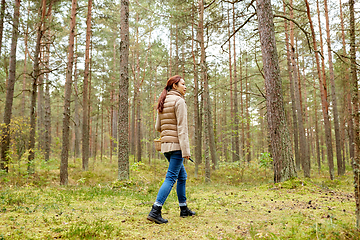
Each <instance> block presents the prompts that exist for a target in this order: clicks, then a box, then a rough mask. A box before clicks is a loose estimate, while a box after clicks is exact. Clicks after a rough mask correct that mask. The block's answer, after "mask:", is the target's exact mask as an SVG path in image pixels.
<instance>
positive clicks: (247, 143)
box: [244, 55, 251, 163]
mask: <svg viewBox="0 0 360 240" xmlns="http://www.w3.org/2000/svg"><path fill="white" fill-rule="evenodd" d="M245 61H246V62H247V61H248V58H247V55H246V59H245ZM245 76H246V78H245V92H247V93H248V92H249V83H248V65H247V64H246V68H245ZM249 108H250V97H249V94H246V95H245V119H246V148H245V149H246V152H245V155H244V156H246V161H247V162H248V163H250V162H251V151H250V147H251V145H250V141H251V138H250V121H251V120H250V113H249Z"/></svg>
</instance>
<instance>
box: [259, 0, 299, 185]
mask: <svg viewBox="0 0 360 240" xmlns="http://www.w3.org/2000/svg"><path fill="white" fill-rule="evenodd" d="M256 6H257V9H256V13H257V17H258V29H259V34H260V42H261V52H262V59H263V68H264V75H265V89H266V107H267V121H268V128H269V133H270V141H271V151H272V152H271V153H272V157H273V160H274V181H275V182H281V181H285V180H287V179H290V178H292V177H295V176H296V169H295V165H294V159H293V155H292V152H291V143H290V137H289V132H288V129H287V126H286V119H285V112H284V102H283V96H282V89H281V78H280V67H279V60H278V55H277V51H276V42H275V30H274V22H273V19H274V16H273V13H272V7H271V0H256Z"/></svg>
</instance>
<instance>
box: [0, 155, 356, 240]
mask: <svg viewBox="0 0 360 240" xmlns="http://www.w3.org/2000/svg"><path fill="white" fill-rule="evenodd" d="M97 161H98V162H97V163H96V164H95V165H96V167H94V165H92V163H91V164H90V170H89V171H87V172H83V171H81V160H80V159H76V160H75V161H74V160H73V159H72V160H70V162H69V185H68V186H60V185H59V160H55V159H53V160H51V161H50V162H49V163H47V164H45V163H40V162H39V163H37V164H36V173H35V174H33V175H31V176H29V175H27V174H26V173H25V172H26V171H25V167H24V169H22V168H21V167H20V169H19V168H18V165H13V166H12V168H11V172H10V173H8V174H2V175H1V176H0V239H59V238H61V239H359V238H360V234H359V231H358V230H356V228H355V221H356V219H355V200H354V194H353V174H352V171H351V169H350V168H349V169H347V170H348V171H347V173H346V175H345V176H341V177H336V179H335V180H333V181H330V180H329V177H328V174H327V172H326V170H324V171H323V172H322V173H320V174H319V173H316V172H315V171H314V172H312V178H311V179H305V178H303V177H302V173H299V178H296V179H293V180H290V181H287V182H284V183H279V184H274V183H272V171H271V169H267V170H266V171H265V170H264V169H263V168H260V167H259V165H258V164H257V163H255V162H254V163H252V164H250V165H248V164H241V165H239V163H231V164H228V163H221V164H220V165H219V168H218V169H217V170H216V171H213V172H212V175H211V178H212V182H211V183H209V184H206V183H204V176H203V174H204V170H203V168H201V172H200V173H199V175H198V177H197V178H195V177H194V164H193V163H191V162H189V163H187V164H186V169H187V172H188V183H187V197H188V206H189V207H190V208H191V209H192V210H194V211H196V216H194V217H188V218H180V217H179V207H178V203H177V197H176V191H175V189H173V191H172V192H171V194H170V196H169V198H168V200H167V201H166V203H165V205H164V207H163V212H162V215H163V217H164V218H166V219H168V220H169V223H167V224H162V225H158V224H155V223H153V222H150V221H148V220H146V217H147V214H148V213H149V211H150V209H151V205H152V204H153V202H154V200H155V197H156V194H157V191H158V189H159V187H160V186H161V184H162V181H163V178H164V176H165V173H166V168H167V162H165V161H164V160H163V159H162V160H155V161H154V160H153V161H152V163H151V164H149V163H148V159H146V160H145V162H144V163H133V161H131V163H130V173H131V178H130V180H128V181H123V182H119V181H116V177H117V164H116V160H113V163H112V164H110V163H109V159H105V158H104V159H103V161H102V162H100V161H99V160H97ZM24 165H25V164H24Z"/></svg>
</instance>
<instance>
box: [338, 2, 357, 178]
mask: <svg viewBox="0 0 360 240" xmlns="http://www.w3.org/2000/svg"><path fill="white" fill-rule="evenodd" d="M339 6H340V21H341V37H342V45H343V55H344V56H346V55H347V53H346V42H345V27H344V17H343V12H342V3H341V0H340V4H339ZM348 64H349V63H348V62H346V64H344V65H345V66H344V68H343V71H342V72H343V73H344V74H345V76H344V77H345V86H346V88H347V89H346V90H345V95H346V97H345V105H346V106H344V109H345V108H346V109H347V113H344V115H345V116H344V118H345V121H346V122H347V123H348V126H347V129H348V135H349V151H350V158H351V159H353V158H354V145H353V144H352V143H353V142H354V133H353V130H354V126H353V121H352V117H351V116H352V109H351V108H352V107H351V80H350V76H349V67H348ZM344 112H346V111H344ZM341 126H345V123H344V124H341ZM343 131H345V129H344V127H343ZM344 135H345V134H344ZM344 144H345V140H344V142H343V144H342V146H344ZM343 149H345V148H343ZM345 155H346V154H343V163H344V164H343V166H342V167H343V168H342V174H345V169H346V167H345V165H346V161H345Z"/></svg>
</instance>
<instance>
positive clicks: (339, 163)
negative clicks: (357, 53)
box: [324, 0, 345, 175]
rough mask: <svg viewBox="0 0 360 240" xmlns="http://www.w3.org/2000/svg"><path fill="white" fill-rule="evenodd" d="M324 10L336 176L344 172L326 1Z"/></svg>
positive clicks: (325, 1)
mask: <svg viewBox="0 0 360 240" xmlns="http://www.w3.org/2000/svg"><path fill="white" fill-rule="evenodd" d="M324 9H325V23H326V41H327V49H328V58H329V59H328V60H329V61H328V62H329V73H330V85H331V100H332V108H333V114H334V130H335V143H336V144H335V146H336V160H337V161H336V162H337V166H338V175H342V174H343V172H344V171H343V162H342V156H341V142H340V141H341V140H340V124H339V113H338V107H337V105H338V104H337V99H336V88H335V77H334V65H333V61H332V50H331V38H330V23H329V10H328V4H327V0H324ZM344 164H345V163H344ZM344 166H345V165H344Z"/></svg>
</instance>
